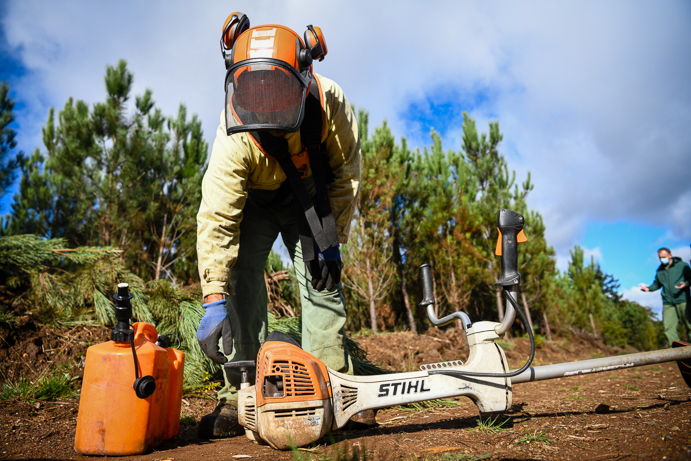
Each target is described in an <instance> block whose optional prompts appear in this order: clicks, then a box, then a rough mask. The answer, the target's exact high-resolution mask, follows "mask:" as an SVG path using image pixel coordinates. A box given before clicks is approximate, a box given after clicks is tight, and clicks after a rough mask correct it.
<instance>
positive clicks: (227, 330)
mask: <svg viewBox="0 0 691 461" xmlns="http://www.w3.org/2000/svg"><path fill="white" fill-rule="evenodd" d="M203 306H204V309H205V312H204V317H202V321H201V322H200V323H199V328H198V329H197V341H198V342H199V347H201V348H202V351H204V353H205V354H206V355H207V356H208V357H209V358H210V359H211V360H213V361H214V362H216V363H220V364H224V363H226V362H227V361H228V359H227V358H226V357H225V355H223V354H221V351H219V350H218V342H219V340H220V339H221V338H223V352H224V353H225V354H226V355H230V353H231V352H233V331H232V329H231V327H230V318H229V317H228V314H227V313H226V300H225V299H222V300H220V301H214V302H212V303H207V304H204V305H203Z"/></svg>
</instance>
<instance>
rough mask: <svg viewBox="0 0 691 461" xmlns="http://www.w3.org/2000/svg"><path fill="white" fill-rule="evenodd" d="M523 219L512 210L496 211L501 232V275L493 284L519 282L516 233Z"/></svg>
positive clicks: (510, 284) (509, 284) (519, 229)
mask: <svg viewBox="0 0 691 461" xmlns="http://www.w3.org/2000/svg"><path fill="white" fill-rule="evenodd" d="M524 222H525V219H524V218H523V216H522V215H520V214H518V213H516V212H515V211H513V210H507V209H501V210H499V212H498V213H497V227H498V228H499V231H500V232H501V276H500V277H499V280H498V281H497V282H496V283H495V285H499V286H503V287H506V286H512V285H518V284H519V283H520V282H521V274H519V273H518V241H517V237H518V233H519V232H521V230H523V224H524Z"/></svg>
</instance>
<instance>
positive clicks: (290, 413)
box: [273, 408, 317, 419]
mask: <svg viewBox="0 0 691 461" xmlns="http://www.w3.org/2000/svg"><path fill="white" fill-rule="evenodd" d="M273 413H274V416H275V418H276V419H282V418H301V417H302V418H305V417H308V416H316V414H317V409H316V408H299V409H296V410H275V411H274V412H273Z"/></svg>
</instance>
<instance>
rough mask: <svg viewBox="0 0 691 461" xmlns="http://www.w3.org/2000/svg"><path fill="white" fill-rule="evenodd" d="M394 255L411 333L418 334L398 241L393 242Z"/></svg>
mask: <svg viewBox="0 0 691 461" xmlns="http://www.w3.org/2000/svg"><path fill="white" fill-rule="evenodd" d="M393 254H394V258H395V259H396V272H398V280H399V281H400V283H401V294H403V304H405V310H406V313H407V314H408V323H409V324H410V331H412V332H413V334H417V325H415V317H414V316H413V309H412V308H411V307H410V297H409V296H408V284H407V283H406V281H405V277H404V276H403V261H401V253H400V248H399V246H398V240H396V239H394V241H393Z"/></svg>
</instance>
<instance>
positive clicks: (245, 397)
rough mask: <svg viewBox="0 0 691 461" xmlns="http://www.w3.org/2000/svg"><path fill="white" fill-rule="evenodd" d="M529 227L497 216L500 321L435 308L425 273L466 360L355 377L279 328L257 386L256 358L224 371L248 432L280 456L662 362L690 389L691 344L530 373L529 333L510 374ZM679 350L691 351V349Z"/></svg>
mask: <svg viewBox="0 0 691 461" xmlns="http://www.w3.org/2000/svg"><path fill="white" fill-rule="evenodd" d="M523 224H524V219H523V216H521V215H520V214H518V213H516V212H514V211H512V210H506V209H502V210H499V213H498V216H497V227H498V228H499V232H500V237H499V242H498V243H497V254H498V255H500V256H501V277H500V279H499V281H498V282H496V284H497V285H499V286H502V287H503V288H504V293H505V295H506V315H505V317H504V320H503V321H502V322H501V323H495V322H488V321H480V322H474V323H472V322H471V321H470V318H469V317H468V315H467V314H465V313H463V312H456V313H454V314H452V315H449V316H446V317H443V318H441V319H438V318H437V317H436V316H435V314H434V309H433V306H434V303H435V301H434V297H433V295H432V293H433V290H432V272H431V268H430V266H429V265H423V266H422V267H421V268H420V273H421V277H422V286H423V297H424V299H423V301H422V302H421V303H420V306H421V307H423V308H426V309H427V315H428V317H429V319H430V321H431V322H432V323H433V324H434V325H437V326H441V325H445V324H448V323H450V322H453V321H456V320H460V322H461V324H462V326H463V329H464V330H465V332H466V335H467V338H468V346H469V348H470V354H469V356H468V360H467V361H466V362H465V363H463V362H462V361H460V360H454V361H450V362H442V363H431V364H426V365H422V366H421V367H420V371H417V372H412V373H395V374H384V375H377V376H350V375H345V374H342V373H338V372H335V371H334V370H331V369H329V368H328V367H326V365H324V364H323V363H322V362H321V361H320V360H319V359H317V358H316V357H314V356H312V355H311V354H308V353H307V352H305V351H303V350H302V349H301V348H300V346H299V345H298V344H297V343H296V342H295V341H293V340H292V339H291V338H290V337H288V336H287V335H283V334H281V333H276V332H274V333H272V334H271V335H270V336H269V338H268V339H267V341H266V342H265V343H264V344H263V345H262V347H261V349H260V350H259V354H258V356H257V361H256V367H257V370H256V381H255V384H254V385H253V386H250V383H249V382H248V379H247V376H248V369H249V368H250V367H253V366H255V362H252V361H245V362H234V363H228V364H226V365H225V366H226V367H235V368H239V369H240V370H241V371H242V376H243V384H242V386H241V387H242V389H241V390H240V392H239V398H238V413H239V421H240V424H241V425H242V426H243V427H244V428H245V431H246V434H247V436H248V437H249V438H250V439H252V440H255V441H256V442H258V443H267V444H269V445H271V446H272V447H274V448H276V449H279V450H286V449H289V448H291V446H292V447H302V446H305V445H309V444H310V443H313V442H316V441H317V440H319V439H320V438H322V437H324V436H325V435H326V434H327V433H328V432H329V431H333V430H336V429H339V428H341V427H344V426H345V425H346V423H347V422H348V421H349V420H350V418H351V417H352V416H354V415H355V414H357V413H359V412H361V411H363V410H369V409H377V408H384V407H390V406H393V405H403V404H408V403H414V402H422V401H425V400H432V399H441V398H450V397H459V396H467V397H469V398H470V399H471V400H472V401H473V402H474V403H475V404H476V405H477V407H478V409H479V410H480V413H481V414H483V415H487V414H493V413H494V414H496V413H501V412H504V411H507V410H509V409H510V408H511V396H512V386H513V385H514V384H517V383H524V382H528V381H538V380H543V379H552V378H561V377H567V376H573V375H580V374H587V373H598V372H602V371H611V370H616V369H619V368H629V367H636V366H641V365H648V364H653V363H660V362H669V361H677V362H678V363H679V367H680V369H681V371H682V374H683V377H684V380H685V381H686V383H687V385H690V386H691V374H690V372H691V347H679V348H673V349H667V350H660V351H652V352H643V353H638V354H631V355H623V356H617V357H606V358H601V359H594V360H585V361H580V362H570V363H561V364H555V365H545V366H540V367H532V368H531V367H530V364H531V363H532V360H533V358H534V356H535V341H534V338H533V335H532V331H530V329H528V334H529V336H530V343H531V351H530V357H529V359H528V361H527V362H526V363H525V364H524V365H523V366H522V367H521V368H519V369H517V370H510V369H509V365H508V363H507V361H506V356H505V355H504V352H503V350H502V348H501V347H499V345H497V344H496V343H495V340H497V339H499V338H500V337H501V336H502V335H504V333H506V332H507V331H508V330H509V328H510V327H511V325H512V323H513V321H514V319H515V316H516V313H518V315H519V316H520V317H521V319H522V321H523V323H524V324H525V325H527V324H528V322H527V321H526V319H525V315H524V314H523V312H522V311H521V309H520V308H519V307H518V304H517V302H516V291H517V287H518V284H519V283H520V274H519V273H518V270H517V268H518V252H517V250H518V243H519V242H521V241H525V235H524V234H523ZM678 345H679V346H686V344H684V343H679V344H678Z"/></svg>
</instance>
